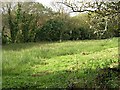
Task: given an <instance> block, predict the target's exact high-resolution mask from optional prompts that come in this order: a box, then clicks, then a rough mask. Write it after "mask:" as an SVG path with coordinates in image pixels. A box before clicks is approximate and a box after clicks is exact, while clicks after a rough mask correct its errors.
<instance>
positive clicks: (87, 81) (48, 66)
mask: <svg viewBox="0 0 120 90" xmlns="http://www.w3.org/2000/svg"><path fill="white" fill-rule="evenodd" d="M116 62H118V38H112V39H104V40H82V41H64V42H61V43H59V42H54V43H25V44H9V45H4V46H3V60H2V73H3V75H2V76H3V88H4V89H5V88H6V89H7V88H29V90H30V89H31V90H33V88H34V89H35V88H66V87H68V86H70V85H71V84H73V83H76V85H77V87H86V85H87V87H97V86H96V84H95V76H96V74H97V71H96V69H97V68H105V67H109V66H110V67H113V66H112V64H113V63H116Z"/></svg>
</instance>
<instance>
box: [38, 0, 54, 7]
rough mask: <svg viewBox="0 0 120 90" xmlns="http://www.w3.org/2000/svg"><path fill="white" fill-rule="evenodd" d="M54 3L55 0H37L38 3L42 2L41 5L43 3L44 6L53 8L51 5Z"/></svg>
mask: <svg viewBox="0 0 120 90" xmlns="http://www.w3.org/2000/svg"><path fill="white" fill-rule="evenodd" d="M53 1H54V0H36V2H40V3H42V4H43V5H45V6H48V7H51V3H52V2H53Z"/></svg>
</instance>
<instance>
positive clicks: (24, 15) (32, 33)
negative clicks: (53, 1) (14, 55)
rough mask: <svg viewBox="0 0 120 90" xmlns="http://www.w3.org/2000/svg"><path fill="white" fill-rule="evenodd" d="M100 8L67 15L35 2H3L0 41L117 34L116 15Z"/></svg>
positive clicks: (37, 40)
mask: <svg viewBox="0 0 120 90" xmlns="http://www.w3.org/2000/svg"><path fill="white" fill-rule="evenodd" d="M63 4H66V3H63ZM67 5H68V4H67ZM116 6H117V4H116ZM109 7H110V6H109ZM112 8H114V7H112ZM103 11H104V10H103ZM103 11H99V13H101V14H99V13H96V12H85V13H81V14H78V15H76V16H74V17H71V16H70V14H69V13H66V12H65V11H64V10H62V12H59V11H57V12H56V11H54V10H52V9H51V8H48V7H45V6H43V5H42V4H41V3H37V2H22V3H21V2H17V3H3V4H2V13H1V14H2V43H3V44H9V43H27V42H40V41H51V42H53V41H60V42H61V41H63V40H84V39H106V38H111V37H118V36H119V34H118V31H119V30H118V29H119V20H120V19H119V17H118V15H116V14H115V15H113V14H111V15H104V13H106V12H103ZM114 11H115V10H112V12H111V13H114Z"/></svg>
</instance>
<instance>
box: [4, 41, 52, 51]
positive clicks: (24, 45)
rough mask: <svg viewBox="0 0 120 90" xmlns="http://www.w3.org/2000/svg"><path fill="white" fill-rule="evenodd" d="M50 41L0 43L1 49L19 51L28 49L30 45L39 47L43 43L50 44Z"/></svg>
mask: <svg viewBox="0 0 120 90" xmlns="http://www.w3.org/2000/svg"><path fill="white" fill-rule="evenodd" d="M50 43H52V42H40V43H39V42H34V43H33V42H30V43H14V44H13V43H12V44H8V45H2V48H3V50H6V51H10V50H13V51H20V50H22V49H29V48H32V47H39V46H40V45H43V44H50Z"/></svg>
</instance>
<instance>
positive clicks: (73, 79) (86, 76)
mask: <svg viewBox="0 0 120 90" xmlns="http://www.w3.org/2000/svg"><path fill="white" fill-rule="evenodd" d="M15 77H16V79H15V80H16V85H15V86H12V87H11V86H7V87H3V88H2V90H41V89H51V90H53V89H55V90H56V89H58V90H76V89H80V88H82V89H83V88H86V89H87V88H96V90H97V89H100V88H102V89H105V90H108V88H116V89H115V90H118V89H117V88H120V87H119V85H120V82H119V80H118V79H119V77H120V73H119V72H116V71H113V72H112V71H111V70H109V69H101V70H93V69H84V71H83V70H77V71H74V70H73V71H71V70H63V71H56V72H48V71H46V72H37V73H35V74H32V75H27V76H26V75H25V76H22V77H21V76H20V77H21V78H18V76H14V78H15ZM26 77H28V78H26ZM11 79H12V77H11ZM17 79H19V80H17ZM20 79H21V80H20ZM19 81H22V85H19V83H20V82H19ZM12 82H14V79H13V80H12ZM17 83H18V85H17ZM8 85H9V84H8ZM115 85H116V86H115Z"/></svg>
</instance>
